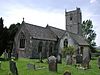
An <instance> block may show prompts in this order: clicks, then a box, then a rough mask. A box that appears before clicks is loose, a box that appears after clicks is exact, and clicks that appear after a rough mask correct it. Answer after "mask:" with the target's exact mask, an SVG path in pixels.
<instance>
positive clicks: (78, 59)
mask: <svg viewBox="0 0 100 75" xmlns="http://www.w3.org/2000/svg"><path fill="white" fill-rule="evenodd" d="M82 60H83V58H82V55H80V54H77V55H76V64H82Z"/></svg>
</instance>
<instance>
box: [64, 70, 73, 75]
mask: <svg viewBox="0 0 100 75" xmlns="http://www.w3.org/2000/svg"><path fill="white" fill-rule="evenodd" d="M63 75H71V73H70V72H68V71H66V72H64V74H63Z"/></svg>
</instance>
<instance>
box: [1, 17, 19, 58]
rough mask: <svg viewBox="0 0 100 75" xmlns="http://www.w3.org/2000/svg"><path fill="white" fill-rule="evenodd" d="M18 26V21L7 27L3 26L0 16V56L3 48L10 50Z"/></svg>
mask: <svg viewBox="0 0 100 75" xmlns="http://www.w3.org/2000/svg"><path fill="white" fill-rule="evenodd" d="M19 26H20V23H17V24H11V25H10V27H9V28H7V27H4V24H3V19H2V17H1V18H0V56H1V55H2V54H3V52H4V51H5V50H6V51H7V52H8V51H10V52H12V48H13V42H14V37H15V35H16V32H17V31H18V28H19Z"/></svg>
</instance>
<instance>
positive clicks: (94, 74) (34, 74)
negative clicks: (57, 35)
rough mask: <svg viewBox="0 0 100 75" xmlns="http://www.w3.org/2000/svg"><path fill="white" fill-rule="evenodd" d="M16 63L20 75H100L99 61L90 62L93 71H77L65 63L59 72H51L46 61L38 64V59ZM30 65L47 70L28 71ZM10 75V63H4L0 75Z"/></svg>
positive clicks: (22, 59) (59, 67)
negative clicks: (66, 73)
mask: <svg viewBox="0 0 100 75" xmlns="http://www.w3.org/2000/svg"><path fill="white" fill-rule="evenodd" d="M16 63H17V68H18V72H19V75H63V73H64V71H66V70H68V71H70V72H71V73H72V75H100V69H98V67H97V60H92V61H91V62H90V64H91V69H88V70H80V69H76V68H75V67H74V66H71V65H66V64H65V63H64V62H63V63H62V64H58V72H50V71H49V70H48V64H47V62H46V60H44V63H38V60H36V59H25V58H20V59H19V60H18V61H16ZM28 63H32V64H35V65H37V66H45V67H46V68H44V69H39V70H32V69H31V70H29V69H27V64H28ZM9 73H10V70H9V62H8V61H3V62H2V69H1V70H0V75H8V74H9Z"/></svg>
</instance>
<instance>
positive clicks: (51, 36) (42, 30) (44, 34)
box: [24, 23, 89, 45]
mask: <svg viewBox="0 0 100 75" xmlns="http://www.w3.org/2000/svg"><path fill="white" fill-rule="evenodd" d="M24 24H25V26H26V28H27V30H28V31H29V33H30V35H31V36H32V37H33V38H36V39H44V40H54V41H57V37H58V38H61V37H62V36H63V35H64V33H65V32H68V31H66V30H63V29H59V28H55V27H52V26H48V25H47V26H46V27H41V26H37V25H33V24H29V23H24ZM68 33H69V35H70V36H71V37H72V38H73V39H74V41H75V42H76V43H78V44H79V45H89V44H88V43H87V42H86V40H85V39H84V38H83V37H82V36H80V35H77V34H75V33H71V32H68Z"/></svg>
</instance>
